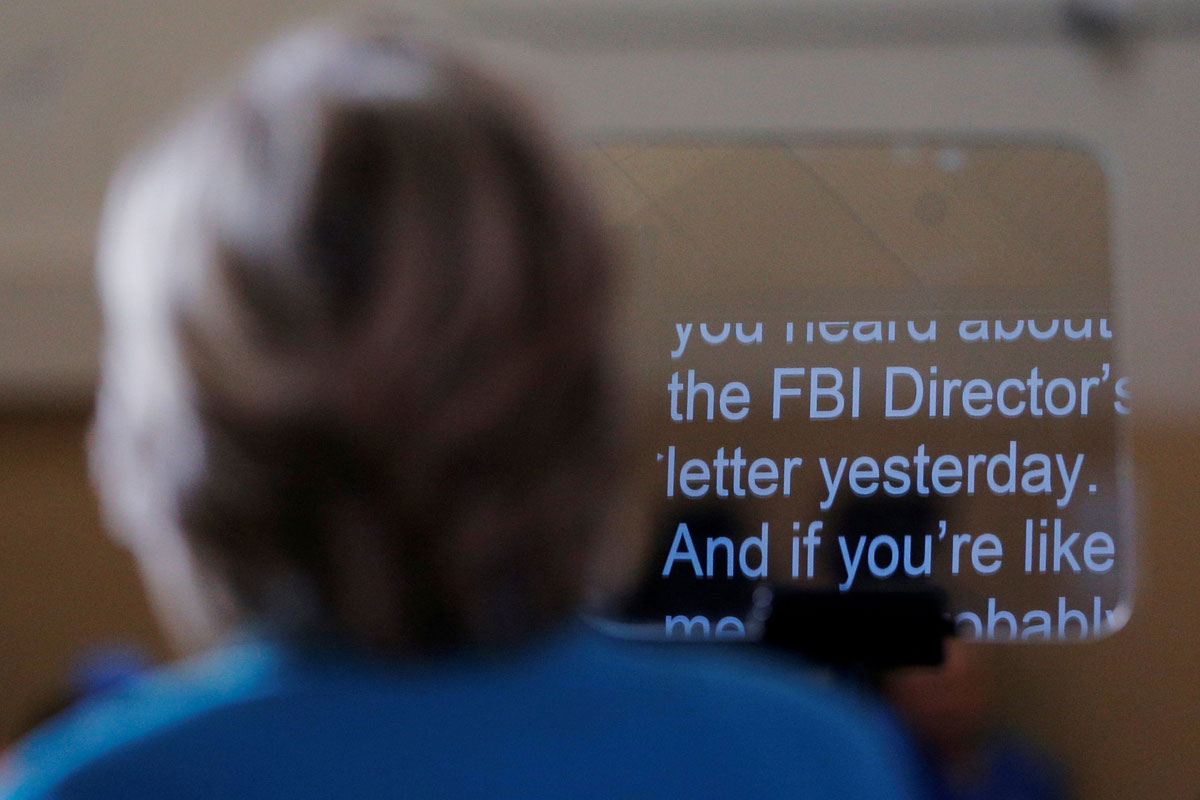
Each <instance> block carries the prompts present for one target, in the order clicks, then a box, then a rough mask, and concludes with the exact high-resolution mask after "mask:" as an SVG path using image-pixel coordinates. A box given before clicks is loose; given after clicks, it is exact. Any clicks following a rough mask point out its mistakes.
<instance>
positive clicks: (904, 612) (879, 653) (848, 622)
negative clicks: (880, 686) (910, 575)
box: [762, 589, 954, 670]
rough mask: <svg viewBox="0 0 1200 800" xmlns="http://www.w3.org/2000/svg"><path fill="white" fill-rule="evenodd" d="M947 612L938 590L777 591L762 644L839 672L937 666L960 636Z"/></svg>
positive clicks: (941, 594)
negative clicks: (950, 639)
mask: <svg viewBox="0 0 1200 800" xmlns="http://www.w3.org/2000/svg"><path fill="white" fill-rule="evenodd" d="M945 607H946V599H945V595H944V594H943V593H942V592H941V591H939V590H937V589H919V590H914V591H897V590H896V589H888V590H877V591H872V590H863V591H854V592H839V591H836V590H834V591H822V592H783V591H777V592H776V594H775V597H774V601H773V603H772V610H771V616H770V619H768V620H767V623H766V628H765V630H764V632H763V640H762V641H763V644H765V645H767V646H769V647H776V648H780V649H784V650H788V651H790V652H794V653H799V654H800V655H803V656H804V657H805V658H807V659H809V660H810V661H814V662H816V663H819V664H826V665H829V666H832V667H837V668H865V669H868V670H882V669H889V668H892V667H904V666H934V665H937V664H940V663H942V658H943V646H942V645H943V641H944V640H945V638H946V637H947V636H952V635H953V633H954V626H953V624H952V623H951V622H950V620H949V618H948V617H947V616H946V613H945Z"/></svg>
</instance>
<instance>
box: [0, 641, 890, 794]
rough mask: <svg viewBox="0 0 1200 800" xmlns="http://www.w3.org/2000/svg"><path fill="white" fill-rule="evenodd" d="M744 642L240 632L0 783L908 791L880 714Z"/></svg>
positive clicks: (87, 713)
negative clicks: (449, 640) (375, 653)
mask: <svg viewBox="0 0 1200 800" xmlns="http://www.w3.org/2000/svg"><path fill="white" fill-rule="evenodd" d="M751 656H752V654H750V653H748V652H746V653H734V654H732V655H731V654H729V653H728V652H725V651H721V652H716V651H715V650H713V649H709V648H706V647H702V646H688V645H672V646H667V645H633V644H628V643H623V642H620V641H616V640H612V639H608V638H605V637H602V636H601V635H599V634H596V633H593V632H590V631H588V630H586V629H583V628H581V627H575V628H571V629H569V630H564V631H560V632H558V633H557V634H556V635H554V636H552V637H549V638H547V639H544V640H542V641H540V642H538V643H536V644H531V645H526V646H524V647H522V648H520V649H517V650H509V651H503V652H496V653H491V654H486V655H473V656H470V657H464V656H461V655H460V656H457V657H446V658H430V659H425V660H419V661H402V662H395V661H371V660H368V659H363V658H361V657H355V656H352V655H350V654H349V653H347V652H345V651H339V650H336V649H332V648H330V649H320V648H315V647H296V646H290V645H284V644H280V643H278V642H270V641H264V640H250V641H245V642H242V643H240V644H236V645H232V646H230V647H227V648H225V649H222V650H219V651H216V652H214V653H212V654H210V655H208V656H206V657H204V658H202V659H200V660H198V661H195V662H191V663H188V664H185V665H182V666H180V667H176V668H173V669H170V670H167V671H164V672H162V673H160V674H157V675H154V676H152V677H150V678H147V679H145V680H141V681H139V682H137V683H136V684H134V685H130V686H127V687H125V688H123V689H121V690H119V691H117V692H115V693H113V694H111V695H109V696H107V697H105V698H102V699H100V700H97V701H93V702H90V703H88V704H86V705H85V706H83V707H81V708H78V709H76V710H75V711H74V712H72V713H71V714H69V715H68V716H67V717H66V718H64V719H60V720H58V721H55V722H53V723H51V724H50V725H48V726H46V727H44V728H43V729H41V730H40V731H39V732H37V733H36V734H34V735H33V736H32V737H31V738H30V739H28V740H27V741H26V742H25V743H24V744H23V745H21V746H20V747H19V748H18V749H17V750H16V751H14V753H13V754H12V758H11V765H10V768H9V770H8V773H7V775H8V777H7V781H0V798H9V799H11V800H17V799H18V798H21V799H22V800H24V799H26V798H49V797H54V798H75V797H80V798H85V797H86V798H92V797H100V798H108V797H113V798H117V797H119V798H140V797H150V798H173V799H174V800H187V799H188V798H223V799H225V800H236V798H247V797H269V798H332V797H363V798H377V797H379V798H387V797H405V798H414V797H489V798H507V797H571V798H581V797H606V798H607V797H666V796H670V797H733V796H740V797H761V798H784V797H787V798H846V799H849V798H861V799H862V800H866V799H867V798H870V799H871V800H880V799H881V798H898V799H900V800H906V799H907V798H909V797H911V796H912V794H911V792H910V789H909V786H910V783H909V781H910V776H909V774H908V773H909V768H910V762H909V759H908V755H907V754H908V750H907V747H906V745H905V743H904V741H903V740H902V739H901V737H900V735H899V734H898V733H897V732H896V731H895V729H894V728H893V727H892V726H891V725H890V724H889V723H888V718H887V717H886V716H885V715H884V713H883V712H882V711H881V710H880V709H878V708H877V707H875V706H872V705H868V704H865V703H863V702H860V701H858V700H856V699H854V698H852V697H850V696H848V695H843V694H841V693H839V692H838V691H836V690H834V689H833V688H832V687H826V686H823V685H819V684H818V683H816V682H814V681H813V679H812V678H811V676H807V675H806V672H805V669H804V668H803V667H802V666H800V665H798V664H794V663H792V662H789V661H767V660H763V659H762V658H755V657H751Z"/></svg>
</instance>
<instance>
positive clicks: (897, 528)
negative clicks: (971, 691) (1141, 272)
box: [585, 139, 1134, 641]
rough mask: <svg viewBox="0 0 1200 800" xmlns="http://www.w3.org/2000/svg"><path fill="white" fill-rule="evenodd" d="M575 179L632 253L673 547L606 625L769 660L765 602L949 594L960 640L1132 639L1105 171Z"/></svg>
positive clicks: (632, 290)
mask: <svg viewBox="0 0 1200 800" xmlns="http://www.w3.org/2000/svg"><path fill="white" fill-rule="evenodd" d="M585 160H586V163H587V165H588V166H589V167H590V168H591V170H592V172H593V174H594V178H595V180H596V182H597V183H598V184H599V185H600V187H601V189H602V191H603V193H604V196H605V197H606V198H607V203H608V210H609V212H610V214H611V216H612V218H613V219H614V221H615V222H616V224H617V226H618V228H619V229H620V231H621V232H622V233H623V234H624V236H625V241H626V242H627V243H628V251H629V254H630V258H629V261H628V263H629V267H628V268H629V273H628V275H627V276H626V278H627V280H626V281H625V287H626V289H627V301H628V302H627V304H626V309H625V310H626V313H627V317H626V320H625V321H624V324H623V325H622V329H623V331H624V337H625V339H624V341H623V345H624V347H625V349H626V350H627V352H628V353H629V356H630V358H631V363H632V364H633V372H634V374H635V376H636V377H635V383H636V387H635V392H634V395H635V396H634V402H633V407H634V409H635V415H636V417H637V419H636V423H637V430H638V434H639V438H638V448H637V450H636V460H637V464H636V470H637V479H638V482H639V487H640V489H641V490H642V491H643V492H644V494H645V495H646V496H648V497H649V498H650V500H651V507H652V518H653V534H654V535H653V540H652V542H651V543H650V545H649V549H648V551H647V553H646V556H645V558H644V559H643V562H642V563H643V566H642V574H641V576H640V579H639V581H638V583H637V585H636V586H635V587H634V588H633V589H632V590H631V591H630V592H629V593H628V595H627V596H626V597H624V598H623V600H622V601H621V603H620V604H618V606H617V607H616V608H614V609H613V610H612V612H611V616H612V617H613V618H615V619H618V620H621V621H623V622H626V623H636V624H637V625H638V626H640V630H642V631H644V632H648V633H649V634H650V635H653V636H656V637H657V636H663V637H667V638H706V637H709V638H757V637H760V636H762V635H763V630H764V627H763V625H762V622H763V620H765V619H767V618H768V616H769V614H770V611H771V606H772V604H773V603H772V599H774V605H776V606H778V604H779V602H780V599H781V598H790V599H793V600H794V598H796V597H800V598H821V599H822V602H825V601H828V600H829V599H830V598H835V599H836V598H838V597H843V598H855V597H873V598H877V599H876V601H875V602H876V603H877V604H882V605H884V606H886V605H887V603H888V602H889V600H888V599H889V598H892V599H893V602H894V603H900V602H901V600H902V599H903V598H904V597H910V596H913V595H914V593H915V594H916V595H920V594H922V593H931V594H933V595H937V596H944V600H945V610H946V612H947V616H948V617H949V619H951V620H952V622H953V625H954V627H955V628H956V629H957V631H958V633H959V634H960V635H962V636H965V637H969V638H981V639H991V640H1004V641H1048V640H1073V639H1091V638H1096V637H1100V636H1104V635H1106V634H1107V633H1110V632H1111V631H1114V630H1116V629H1118V628H1120V627H1121V626H1122V625H1123V624H1124V622H1125V621H1126V619H1127V618H1128V615H1129V609H1130V600H1131V589H1132V580H1133V575H1134V560H1133V558H1134V537H1133V531H1132V529H1131V526H1130V525H1129V524H1128V521H1127V514H1126V499H1125V488H1126V487H1125V483H1124V467H1123V461H1122V458H1121V438H1120V430H1119V429H1120V424H1121V422H1122V420H1123V419H1124V418H1125V416H1126V415H1127V414H1128V413H1129V394H1130V392H1129V386H1128V381H1127V379H1126V378H1124V377H1122V373H1121V370H1120V367H1119V365H1118V364H1116V363H1115V362H1114V341H1115V337H1117V336H1119V335H1120V328H1119V326H1118V325H1117V323H1116V321H1115V320H1114V318H1113V300H1112V276H1111V267H1110V253H1109V235H1108V229H1109V225H1108V213H1109V212H1108V202H1107V186H1106V181H1105V177H1104V173H1103V171H1102V169H1101V166H1100V164H1099V163H1098V162H1097V160H1096V158H1095V157H1094V156H1092V155H1091V154H1089V153H1088V152H1087V151H1086V150H1084V149H1081V148H1078V147H1075V146H1071V145H1066V144H1061V143H1054V142H1037V141H1030V142H1014V141H999V140H998V141H995V142H988V141H971V142H954V141H941V140H934V139H930V140H925V141H916V142H904V143H896V142H892V141H887V140H884V139H879V140H874V141H871V140H863V141H853V142H845V141H815V142H805V141H785V140H778V141H772V140H759V141H752V142H746V141H738V140H734V139H731V140H729V141H719V140H709V141H706V142H695V141H688V140H681V139H675V140H654V139H646V140H638V139H622V140H607V141H603V142H599V143H596V144H594V145H593V146H591V147H589V148H587V149H586V151H585ZM878 598H883V599H882V600H879V599H878ZM822 607H823V606H822Z"/></svg>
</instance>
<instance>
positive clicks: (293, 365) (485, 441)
mask: <svg viewBox="0 0 1200 800" xmlns="http://www.w3.org/2000/svg"><path fill="white" fill-rule="evenodd" d="M558 153H559V151H558V150H557V149H556V148H555V146H554V143H553V142H552V141H550V140H549V138H548V136H547V133H546V132H545V131H544V130H543V129H542V128H541V127H540V126H539V125H538V124H537V122H536V118H535V116H533V115H531V114H530V113H529V111H528V110H527V109H526V108H525V106H524V104H523V101H522V99H521V98H520V97H519V96H517V95H514V94H513V93H512V92H511V91H510V90H508V89H507V88H505V87H504V86H502V85H498V84H497V83H495V82H493V81H492V80H491V79H490V78H487V77H485V75H484V74H483V73H482V72H481V71H479V70H477V69H476V68H474V67H473V66H471V65H470V64H469V63H468V62H467V61H465V60H462V59H459V58H457V57H456V56H454V55H451V54H449V53H448V51H447V50H445V49H443V48H441V47H439V46H436V45H434V44H432V43H430V42H427V41H424V40H422V39H420V38H416V37H411V36H407V35H401V34H399V33H397V31H396V26H395V25H393V24H383V25H381V24H376V23H372V24H371V25H364V26H361V27H355V26H343V27H340V28H336V27H325V28H316V29H312V30H308V31H306V32H303V33H299V34H293V35H291V36H289V37H287V38H285V39H284V40H282V41H281V42H279V43H277V44H275V45H274V46H272V47H270V48H268V49H267V50H266V51H265V52H264V53H263V54H262V55H261V56H260V57H259V58H257V59H256V60H255V61H253V62H252V63H251V65H250V66H249V68H248V70H247V71H245V72H244V74H243V75H242V76H241V77H240V78H239V79H238V80H236V81H235V82H233V83H232V84H230V85H229V86H227V87H226V88H225V89H224V90H223V91H221V92H219V93H217V94H215V95H213V96H210V97H208V98H207V99H205V100H204V101H203V102H202V103H200V104H199V105H198V106H197V107H196V108H194V109H193V110H192V111H191V112H190V113H189V114H188V115H187V116H186V117H185V118H183V119H182V120H181V121H179V122H178V123H177V124H176V125H175V126H173V127H171V128H169V129H168V130H166V132H165V133H163V134H162V135H160V136H159V137H158V138H157V139H156V140H154V141H152V142H151V143H149V144H148V146H145V147H143V148H142V149H140V150H139V151H138V152H136V153H135V154H134V155H133V156H132V157H131V158H130V160H129V161H128V162H127V163H126V164H125V165H124V167H123V168H122V169H121V170H120V172H119V173H118V175H117V177H116V178H115V180H114V182H113V185H112V187H111V190H110V193H109V199H108V201H107V205H106V209H105V214H104V219H103V223H102V229H101V241H100V249H99V255H98V271H99V282H100V291H101V299H102V303H103V307H104V313H105V322H106V328H105V345H104V353H103V368H102V380H101V386H100V389H99V393H98V398H97V413H96V420H95V424H94V428H93V431H92V437H91V451H92V452H91V461H92V471H93V475H94V478H95V480H96V482H97V485H98V487H99V490H100V493H101V498H102V502H103V505H104V508H105V510H106V514H107V516H108V518H109V521H110V525H111V527H113V529H114V530H115V531H116V532H117V534H118V535H119V537H120V538H121V539H122V540H123V541H124V542H125V543H127V544H128V545H129V546H130V547H131V549H132V550H133V552H134V554H135V555H136V556H137V559H138V562H139V565H140V566H141V569H142V572H143V575H144V577H145V580H146V582H147V585H148V586H149V588H150V591H151V595H152V596H153V597H154V598H155V599H156V604H157V605H158V606H159V607H160V611H161V612H162V613H163V615H164V616H165V617H166V621H167V623H168V628H170V629H171V630H172V631H173V632H175V633H176V634H177V635H178V638H179V641H180V642H181V643H183V644H185V645H188V644H192V645H194V644H195V643H200V642H207V641H211V640H212V637H213V636H214V635H216V634H218V633H220V632H222V631H226V630H228V629H230V628H233V627H240V626H248V627H256V628H263V629H266V630H268V631H273V632H277V633H280V634H284V635H297V636H306V635H313V636H322V637H325V636H331V637H337V638H341V639H344V640H345V641H347V642H349V643H352V644H354V645H358V646H362V647H364V648H367V649H370V650H373V651H379V652H388V653H415V652H428V651H431V650H439V649H444V648H447V647H455V646H458V645H461V644H466V643H487V642H504V641H510V640H514V639H517V638H520V637H522V636H524V635H526V634H529V633H531V632H534V631H537V630H540V629H543V628H546V627H548V626H551V625H553V624H555V623H557V622H558V621H560V620H562V619H564V618H565V617H566V616H567V615H569V614H570V612H571V611H572V610H573V609H575V608H576V607H577V606H578V605H579V603H580V602H581V600H582V599H583V598H584V596H585V594H586V593H587V591H588V588H589V580H590V572H589V563H590V561H589V559H590V555H591V553H592V550H593V548H594V544H595V542H596V539H597V536H598V534H599V532H600V529H601V528H602V527H603V524H602V517H603V515H604V513H605V512H606V509H607V507H608V506H609V502H610V497H609V491H608V489H609V486H610V483H611V479H612V475H613V472H614V470H613V466H614V447H613V446H612V442H613V441H614V435H613V430H614V427H613V426H614V423H615V422H616V420H615V419H614V404H613V397H614V394H615V392H614V389H613V386H612V371H611V369H610V357H609V352H608V347H607V338H606V336H605V331H604V328H605V325H606V320H607V311H608V304H607V284H608V278H609V263H608V255H607V251H606V247H605V244H604V241H603V239H602V236H601V233H600V230H599V227H598V224H597V222H596V220H595V217H594V215H593V212H592V209H591V208H590V206H589V205H588V203H587V200H586V196H585V194H584V193H583V192H582V191H581V190H580V188H579V186H578V185H577V183H576V181H575V179H574V178H573V176H572V174H571V172H570V170H569V169H568V168H567V167H566V165H565V163H564V162H563V160H562V159H561V157H560V156H559V155H558Z"/></svg>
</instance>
